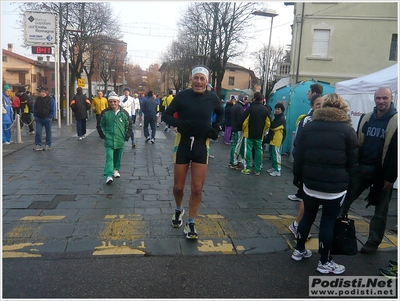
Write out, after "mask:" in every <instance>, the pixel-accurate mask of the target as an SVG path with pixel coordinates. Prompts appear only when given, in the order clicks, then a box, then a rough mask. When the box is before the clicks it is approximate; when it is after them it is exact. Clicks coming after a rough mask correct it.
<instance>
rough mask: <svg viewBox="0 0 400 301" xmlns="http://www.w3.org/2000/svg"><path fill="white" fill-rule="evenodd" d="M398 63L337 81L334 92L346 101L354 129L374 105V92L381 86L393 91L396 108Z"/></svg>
mask: <svg viewBox="0 0 400 301" xmlns="http://www.w3.org/2000/svg"><path fill="white" fill-rule="evenodd" d="M397 81H398V64H394V65H393V66H390V67H387V68H385V69H382V70H380V71H377V72H374V73H371V74H367V75H365V76H361V77H357V78H353V79H350V80H346V81H342V82H338V83H336V85H335V93H336V94H339V95H340V96H342V97H343V98H344V99H345V100H346V101H347V102H348V103H349V109H350V117H351V121H352V124H353V128H354V129H356V128H357V125H358V121H359V119H360V116H361V115H362V114H365V113H368V112H371V111H372V109H373V108H374V107H375V102H374V93H375V91H376V89H378V88H379V87H381V86H386V87H389V88H390V89H391V90H392V92H393V103H394V105H395V107H396V108H397V88H398V87H397Z"/></svg>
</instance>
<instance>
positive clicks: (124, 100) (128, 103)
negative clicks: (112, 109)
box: [119, 87, 136, 148]
mask: <svg viewBox="0 0 400 301" xmlns="http://www.w3.org/2000/svg"><path fill="white" fill-rule="evenodd" d="M130 94H131V89H130V88H129V87H126V88H125V89H124V95H122V96H120V97H119V105H120V106H121V107H122V108H123V109H124V110H125V111H127V112H128V114H129V118H130V119H131V122H132V124H133V123H134V121H133V119H135V121H136V107H135V100H134V99H133V97H132V96H130ZM130 138H131V140H132V148H135V147H136V142H135V133H134V132H133V131H131V137H130Z"/></svg>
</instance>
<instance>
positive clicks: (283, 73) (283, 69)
mask: <svg viewBox="0 0 400 301" xmlns="http://www.w3.org/2000/svg"><path fill="white" fill-rule="evenodd" d="M289 73H290V63H278V64H277V68H276V76H277V77H288V76H289Z"/></svg>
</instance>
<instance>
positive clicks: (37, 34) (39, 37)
mask: <svg viewBox="0 0 400 301" xmlns="http://www.w3.org/2000/svg"><path fill="white" fill-rule="evenodd" d="M24 29H25V34H24V39H25V45H31V46H43V45H54V44H56V42H57V41H56V40H57V39H56V33H57V13H54V12H41V11H26V12H25V13H24Z"/></svg>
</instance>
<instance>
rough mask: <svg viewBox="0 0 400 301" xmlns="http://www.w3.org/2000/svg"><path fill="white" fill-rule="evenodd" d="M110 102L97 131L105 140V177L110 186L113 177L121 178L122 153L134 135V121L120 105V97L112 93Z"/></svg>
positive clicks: (102, 114) (109, 98)
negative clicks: (126, 143)
mask: <svg viewBox="0 0 400 301" xmlns="http://www.w3.org/2000/svg"><path fill="white" fill-rule="evenodd" d="M108 102H109V105H108V108H107V109H105V110H104V111H102V113H101V116H100V122H99V123H98V124H97V131H98V133H99V136H100V137H101V138H102V139H104V147H105V148H106V162H105V165H104V177H105V178H106V184H108V185H110V184H111V183H112V182H113V177H114V178H119V177H121V175H120V173H119V170H120V167H121V158H122V151H123V149H124V147H125V141H128V140H129V137H131V134H132V120H131V119H130V118H129V113H128V112H127V111H125V110H124V109H122V108H121V106H120V105H119V97H118V95H117V94H116V93H115V92H110V94H109V96H108Z"/></svg>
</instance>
